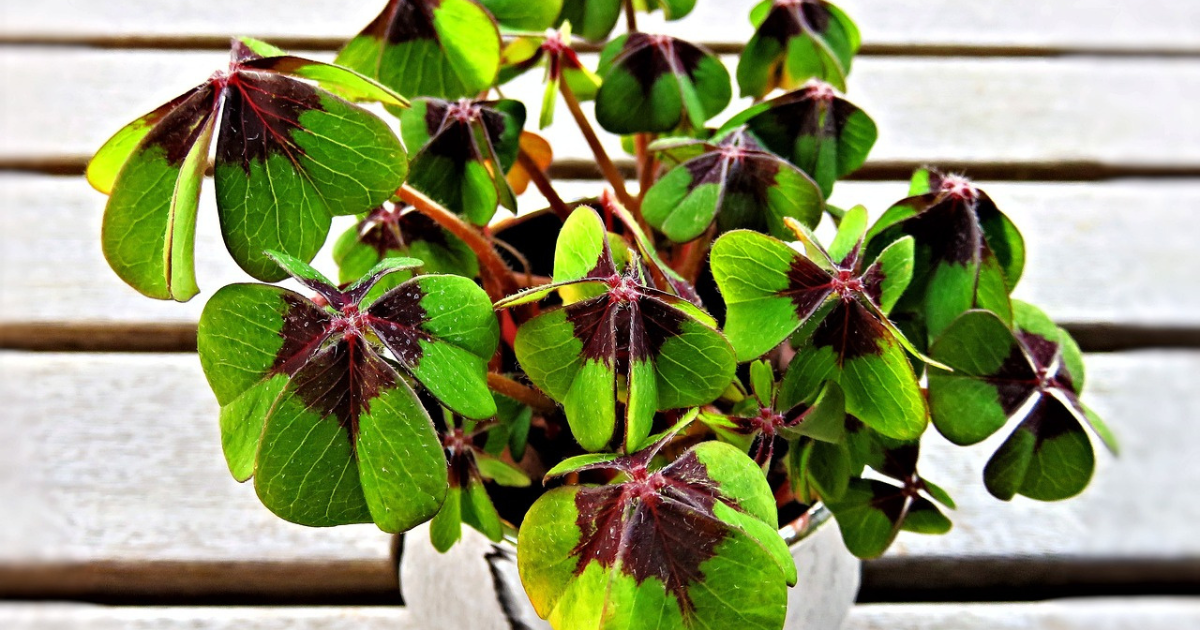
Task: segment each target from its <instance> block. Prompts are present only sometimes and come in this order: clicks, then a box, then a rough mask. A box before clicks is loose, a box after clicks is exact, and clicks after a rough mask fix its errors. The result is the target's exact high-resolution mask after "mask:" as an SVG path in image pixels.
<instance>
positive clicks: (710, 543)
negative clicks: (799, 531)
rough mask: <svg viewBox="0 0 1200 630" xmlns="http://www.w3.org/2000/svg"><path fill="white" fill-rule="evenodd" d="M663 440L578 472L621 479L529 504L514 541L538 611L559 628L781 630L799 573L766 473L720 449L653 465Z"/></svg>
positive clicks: (705, 448) (712, 445)
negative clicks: (609, 474)
mask: <svg viewBox="0 0 1200 630" xmlns="http://www.w3.org/2000/svg"><path fill="white" fill-rule="evenodd" d="M668 439H669V438H668ZM664 442H665V440H664V441H662V442H659V443H657V444H655V445H654V446H653V447H651V448H649V449H646V450H644V451H641V452H639V453H637V454H636V455H633V456H631V457H622V458H616V459H611V458H609V461H604V459H605V458H602V457H601V456H599V455H597V456H592V459H591V460H590V462H588V463H586V464H585V465H581V466H578V467H576V469H577V470H599V471H611V472H614V473H617V474H618V475H619V476H618V477H617V479H618V481H615V482H614V483H611V484H609V485H599V486H593V485H585V486H564V487H559V488H555V489H553V490H550V491H549V492H547V493H546V494H544V495H542V497H541V498H539V499H538V501H537V502H536V503H534V505H533V507H532V508H531V509H530V510H529V513H528V514H527V515H526V517H525V521H524V523H522V525H521V531H520V535H519V540H518V544H517V567H518V569H519V571H520V574H521V581H522V583H524V585H525V589H526V592H527V593H528V594H529V597H530V599H531V600H532V602H533V606H534V609H535V610H536V611H537V612H538V614H539V615H541V616H542V617H543V618H545V619H548V620H549V621H550V624H551V626H553V627H555V628H559V629H565V628H583V627H588V628H598V627H606V628H616V627H620V628H626V627H640V625H639V624H641V623H644V621H643V620H651V621H653V620H657V621H656V622H654V623H653V625H654V626H655V627H664V628H689V629H691V628H732V627H737V628H747V629H750V628H754V629H762V630H766V629H771V630H775V629H777V628H779V627H780V626H781V625H782V623H783V620H784V617H785V614H786V610H787V586H788V585H791V584H794V583H795V581H796V565H795V563H794V561H793V560H792V557H791V555H790V554H789V552H788V548H787V545H785V544H784V542H783V539H782V538H781V537H780V536H779V534H778V532H777V531H776V527H777V519H778V517H777V515H776V509H775V501H774V498H773V497H772V495H771V488H770V486H769V485H768V484H767V482H766V479H765V478H764V477H763V474H762V472H761V471H760V470H759V469H758V466H757V465H755V463H754V462H753V461H751V460H750V459H749V458H748V457H746V455H745V454H743V453H741V452H740V451H738V449H736V448H734V447H733V446H730V445H728V444H723V443H720V442H706V443H703V444H700V445H698V446H695V447H693V448H691V449H689V450H688V451H686V452H684V453H683V454H682V455H681V456H680V457H679V458H678V459H676V460H675V461H673V462H671V463H669V464H667V465H666V466H663V467H661V468H655V467H653V466H652V462H653V461H654V459H655V456H657V455H658V454H659V451H660V449H661V448H662V445H663V444H664ZM597 459H598V460H599V461H597ZM560 470H561V472H566V470H565V469H560Z"/></svg>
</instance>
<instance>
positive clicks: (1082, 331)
mask: <svg viewBox="0 0 1200 630" xmlns="http://www.w3.org/2000/svg"><path fill="white" fill-rule="evenodd" d="M1064 327H1065V328H1066V329H1067V330H1068V331H1069V332H1070V333H1071V335H1072V336H1073V337H1074V338H1075V340H1076V341H1077V342H1078V343H1079V345H1080V347H1081V348H1082V349H1083V350H1084V351H1085V352H1125V351H1132V350H1146V349H1169V348H1175V349H1189V348H1193V349H1200V328H1192V327H1179V326H1166V327H1154V326H1140V325H1130V324H1072V323H1070V322H1068V323H1065V324H1064ZM0 350H24V351H29V352H155V353H177V352H195V351H196V326H195V325H194V324H184V323H173V324H172V323H161V324H117V323H112V324H91V323H64V322H50V323H28V324H12V323H9V324H0Z"/></svg>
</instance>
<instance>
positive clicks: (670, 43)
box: [596, 32, 732, 134]
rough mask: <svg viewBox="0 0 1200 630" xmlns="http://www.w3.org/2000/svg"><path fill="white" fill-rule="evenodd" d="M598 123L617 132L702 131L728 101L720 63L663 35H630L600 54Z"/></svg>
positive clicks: (729, 95) (725, 74) (729, 92)
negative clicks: (600, 81) (686, 129)
mask: <svg viewBox="0 0 1200 630" xmlns="http://www.w3.org/2000/svg"><path fill="white" fill-rule="evenodd" d="M597 74H599V75H600V76H601V77H602V80H603V82H602V83H601V85H600V91H599V92H597V93H596V121H597V122H599V123H600V126H601V127H603V128H605V129H607V130H608V131H611V132H612V133H616V134H632V133H639V132H648V133H663V132H669V131H671V130H673V129H675V128H676V127H680V126H683V127H686V128H691V129H703V128H704V123H705V122H706V121H707V120H709V119H710V118H712V117H713V116H716V115H717V114H719V113H721V111H722V110H724V109H725V107H726V106H728V105H729V100H730V98H732V89H731V88H730V85H729V72H728V71H727V70H725V66H724V65H722V64H721V60H720V59H718V58H717V57H716V55H713V54H712V53H711V52H709V51H708V50H707V49H704V48H701V47H699V46H696V45H694V44H690V43H688V42H685V41H683V40H680V39H675V38H672V37H666V36H662V35H647V34H645V33H640V32H639V33H631V34H629V35H622V36H621V37H618V38H616V39H614V40H613V41H612V42H610V43H609V44H608V45H607V46H606V47H605V48H604V52H603V53H602V54H601V56H600V66H599V68H598V69H597Z"/></svg>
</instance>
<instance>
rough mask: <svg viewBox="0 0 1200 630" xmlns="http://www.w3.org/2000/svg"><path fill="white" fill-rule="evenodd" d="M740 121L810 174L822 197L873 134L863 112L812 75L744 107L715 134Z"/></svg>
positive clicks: (861, 156) (858, 161) (856, 163)
mask: <svg viewBox="0 0 1200 630" xmlns="http://www.w3.org/2000/svg"><path fill="white" fill-rule="evenodd" d="M743 125H744V126H745V127H746V128H747V131H748V132H749V133H750V134H751V135H752V136H754V138H755V139H756V140H758V142H759V143H760V144H762V145H763V146H764V147H766V148H767V149H768V150H770V151H771V152H772V153H775V154H776V155H779V156H780V157H782V158H784V159H786V160H787V161H789V162H791V163H792V164H794V165H796V167H797V168H799V169H800V170H802V171H804V172H805V173H807V174H808V176H809V177H811V178H813V180H814V181H815V182H817V184H818V185H819V186H820V187H821V191H822V192H823V193H825V196H826V197H827V198H828V197H829V195H830V193H832V191H833V184H834V182H836V181H837V180H839V179H842V178H844V177H846V176H847V175H849V174H850V173H853V172H854V171H856V170H858V168H859V167H861V166H862V165H863V163H864V162H866V160H867V154H868V153H870V151H871V147H872V146H874V144H875V140H876V138H877V137H878V135H879V133H878V130H877V129H876V127H875V122H874V121H872V120H871V117H870V116H868V115H867V114H866V112H864V111H862V110H861V109H859V108H858V107H857V106H855V105H854V104H853V103H851V102H849V101H847V100H845V99H844V98H842V96H841V95H840V94H838V93H837V92H836V91H835V90H834V89H833V88H832V87H831V86H829V85H827V84H824V83H821V82H817V81H810V82H809V83H807V84H806V85H805V86H804V87H802V88H800V89H798V90H796V91H793V92H788V93H787V94H784V95H782V96H778V97H776V98H773V99H771V100H769V101H766V102H764V103H760V104H758V105H754V106H752V107H750V108H749V109H747V110H745V111H743V112H741V113H740V114H738V115H736V116H734V117H733V118H731V119H730V120H729V122H727V123H725V124H724V125H722V127H721V130H720V131H719V132H718V135H721V134H724V133H728V132H729V130H732V129H736V128H738V127H741V126H743Z"/></svg>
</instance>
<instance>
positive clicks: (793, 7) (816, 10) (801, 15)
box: [758, 0, 831, 45]
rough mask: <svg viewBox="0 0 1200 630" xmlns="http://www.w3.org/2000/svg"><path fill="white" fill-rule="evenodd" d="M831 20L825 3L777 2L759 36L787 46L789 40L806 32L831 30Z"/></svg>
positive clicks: (760, 27)
mask: <svg viewBox="0 0 1200 630" xmlns="http://www.w3.org/2000/svg"><path fill="white" fill-rule="evenodd" d="M830 19H831V18H830V15H829V9H827V8H826V7H825V5H824V3H823V2H817V1H815V0H792V1H791V2H775V4H774V5H773V6H772V7H771V11H770V13H768V14H767V17H766V19H764V20H763V23H762V24H761V25H760V26H759V27H758V34H759V35H761V36H762V37H768V38H770V39H774V40H777V41H778V42H779V43H780V45H786V44H787V40H789V39H791V38H792V37H795V36H797V35H800V34H802V33H804V32H805V31H811V32H816V33H824V32H825V30H826V29H827V28H829V21H830Z"/></svg>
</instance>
